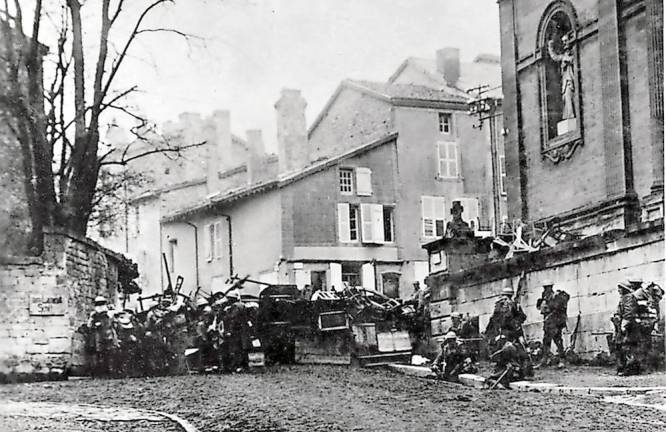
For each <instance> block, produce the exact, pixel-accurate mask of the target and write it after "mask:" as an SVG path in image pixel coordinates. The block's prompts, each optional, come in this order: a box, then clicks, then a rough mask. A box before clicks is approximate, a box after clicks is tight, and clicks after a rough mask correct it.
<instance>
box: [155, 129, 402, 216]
mask: <svg viewBox="0 0 666 432" xmlns="http://www.w3.org/2000/svg"><path fill="white" fill-rule="evenodd" d="M397 137H398V133H397V132H391V133H389V134H387V135H384V136H383V137H381V138H379V139H376V140H373V141H370V142H367V143H365V144H363V145H360V146H358V147H355V148H352V149H350V150H347V151H345V152H344V153H340V154H337V155H335V156H332V157H330V158H327V159H324V160H322V161H318V162H316V163H314V164H312V165H309V166H307V167H305V168H302V169H299V170H295V171H291V172H287V173H284V174H282V175H280V176H279V177H278V178H274V179H271V180H266V181H263V182H260V183H256V184H252V185H246V186H242V187H239V188H236V189H231V190H228V191H226V192H223V193H218V194H215V195H211V196H209V197H207V198H206V199H205V200H202V201H200V202H198V203H196V204H194V205H192V206H190V207H186V208H183V209H180V210H177V211H175V212H173V213H170V214H167V215H165V216H164V217H163V218H162V219H161V222H178V221H182V220H184V219H187V218H188V217H189V216H192V215H194V214H197V213H199V212H202V211H206V210H210V209H213V208H215V207H221V206H225V205H228V204H230V203H232V202H234V201H237V200H239V199H243V198H247V197H250V196H253V195H257V194H260V193H264V192H268V191H271V190H275V189H280V188H283V187H285V186H287V185H289V184H291V183H294V182H297V181H299V180H302V179H304V178H306V177H309V176H311V175H313V174H316V173H318V172H321V171H324V170H326V169H328V168H330V167H332V166H335V165H336V164H337V163H338V162H340V161H341V160H344V159H348V158H351V157H354V156H357V155H359V154H362V153H365V152H368V151H370V150H373V149H375V148H377V147H380V146H382V145H384V144H388V143H390V142H393V141H395V139H396V138H397Z"/></svg>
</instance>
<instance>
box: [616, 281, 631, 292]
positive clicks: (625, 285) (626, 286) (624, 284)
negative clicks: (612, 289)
mask: <svg viewBox="0 0 666 432" xmlns="http://www.w3.org/2000/svg"><path fill="white" fill-rule="evenodd" d="M617 287H618V288H620V290H622V291H627V292H629V291H631V285H629V284H628V283H627V282H620V283H618V284H617Z"/></svg>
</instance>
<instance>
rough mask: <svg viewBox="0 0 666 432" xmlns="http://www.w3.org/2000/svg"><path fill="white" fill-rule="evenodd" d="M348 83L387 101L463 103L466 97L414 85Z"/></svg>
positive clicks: (365, 82) (352, 81)
mask: <svg viewBox="0 0 666 432" xmlns="http://www.w3.org/2000/svg"><path fill="white" fill-rule="evenodd" d="M348 82H349V83H351V84H353V85H356V86H361V87H365V88H367V89H369V90H372V91H374V92H377V93H379V94H381V95H383V96H384V97H386V98H389V99H418V100H427V101H446V102H465V101H467V99H468V98H467V97H465V96H463V95H461V94H460V93H459V92H457V91H451V90H450V89H435V88H431V87H426V86H422V85H415V84H392V83H382V82H375V81H364V80H348Z"/></svg>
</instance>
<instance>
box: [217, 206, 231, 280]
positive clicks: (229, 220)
mask: <svg viewBox="0 0 666 432" xmlns="http://www.w3.org/2000/svg"><path fill="white" fill-rule="evenodd" d="M220 216H222V217H223V218H225V219H226V220H227V227H228V234H229V277H231V276H233V275H234V248H233V244H234V242H233V237H232V236H231V233H232V231H231V216H229V215H226V214H221V215H220Z"/></svg>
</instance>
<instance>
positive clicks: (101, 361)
mask: <svg viewBox="0 0 666 432" xmlns="http://www.w3.org/2000/svg"><path fill="white" fill-rule="evenodd" d="M87 326H88V329H89V336H90V337H92V338H93V346H94V353H93V362H92V363H93V364H92V368H91V372H92V375H93V377H95V376H106V375H109V374H111V373H113V371H114V370H115V367H114V358H115V354H116V350H117V348H118V337H117V335H116V331H115V329H114V328H113V312H112V311H110V310H109V306H108V304H107V300H106V298H105V297H103V296H97V297H95V300H94V309H93V311H92V312H90V316H89V317H88V323H87Z"/></svg>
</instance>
